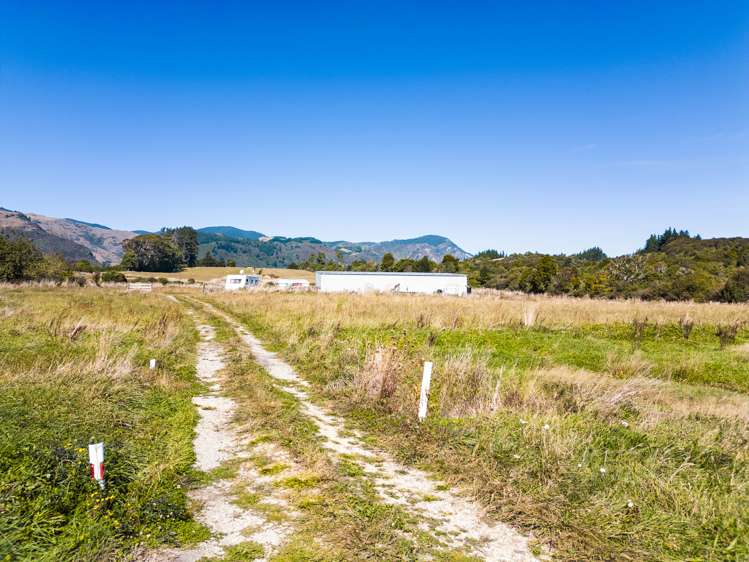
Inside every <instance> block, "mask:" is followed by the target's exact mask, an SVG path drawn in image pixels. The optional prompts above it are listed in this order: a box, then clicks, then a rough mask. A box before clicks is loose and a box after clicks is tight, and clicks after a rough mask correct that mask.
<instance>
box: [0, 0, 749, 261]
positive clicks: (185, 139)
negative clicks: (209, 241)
mask: <svg viewBox="0 0 749 562" xmlns="http://www.w3.org/2000/svg"><path fill="white" fill-rule="evenodd" d="M748 61H749V8H748V7H747V4H746V2H743V1H736V2H724V1H721V0H716V1H710V2H707V1H706V2H689V1H680V2H667V1H662V2H639V1H628V2H487V1H474V2H465V1H463V2H458V1H455V2H440V1H431V2H404V1H402V0H401V1H400V2H384V1H372V2H364V1H357V0H348V1H346V2H322V1H321V2H283V1H277V2H263V3H260V2H154V1H149V2H122V3H118V4H115V3H101V2H97V3H86V2H49V3H35V2H14V1H8V0H6V1H5V2H3V3H2V4H0V206H4V207H8V208H12V209H18V210H24V211H31V212H38V213H42V214H47V215H51V216H60V217H74V218H78V219H81V220H89V221H95V222H101V223H104V224H108V225H110V226H112V227H117V228H128V229H134V228H144V229H155V228H159V227H161V226H167V225H168V226H176V225H181V224H189V225H193V226H197V227H200V226H208V225H218V224H228V225H234V226H238V227H242V228H247V229H252V230H259V231H262V232H265V233H268V234H279V235H287V236H297V235H298V236H302V235H310V236H317V237H319V238H322V239H327V240H332V239H348V240H382V239H390V238H404V237H411V236H416V235H420V234H428V233H435V234H443V235H445V236H448V237H450V238H452V239H453V240H454V241H455V242H457V243H458V244H459V245H461V246H463V247H464V248H466V249H467V250H469V251H478V250H480V249H483V248H487V247H493V248H497V249H501V250H506V251H526V250H539V251H547V252H575V251H579V250H581V249H584V248H586V247H589V246H591V245H593V244H599V245H600V246H602V247H603V249H604V250H606V251H607V252H609V253H611V254H620V253H626V252H630V251H632V250H634V249H636V248H637V247H638V246H641V245H642V243H643V242H644V239H645V238H646V237H647V235H648V234H649V233H651V232H656V231H658V232H659V231H662V230H663V229H665V228H666V227H667V226H675V227H678V228H688V229H689V230H690V231H693V232H699V233H701V234H702V235H703V236H708V237H712V236H737V235H743V236H749V101H748V100H749V62H748Z"/></svg>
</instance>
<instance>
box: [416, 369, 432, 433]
mask: <svg viewBox="0 0 749 562" xmlns="http://www.w3.org/2000/svg"><path fill="white" fill-rule="evenodd" d="M431 384H432V362H431V361H425V362H424V374H423V375H422V376H421V398H419V421H424V418H426V417H427V402H428V400H429V387H430V386H431Z"/></svg>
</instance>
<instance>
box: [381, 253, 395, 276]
mask: <svg viewBox="0 0 749 562" xmlns="http://www.w3.org/2000/svg"><path fill="white" fill-rule="evenodd" d="M394 265H395V258H394V257H393V254H391V253H390V252H385V255H384V256H382V261H381V262H380V271H393V266H394Z"/></svg>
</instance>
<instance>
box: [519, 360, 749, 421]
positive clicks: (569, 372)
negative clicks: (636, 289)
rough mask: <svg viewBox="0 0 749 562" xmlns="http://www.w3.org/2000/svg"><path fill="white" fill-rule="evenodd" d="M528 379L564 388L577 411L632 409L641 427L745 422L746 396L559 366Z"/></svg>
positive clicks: (748, 401) (748, 416)
mask: <svg viewBox="0 0 749 562" xmlns="http://www.w3.org/2000/svg"><path fill="white" fill-rule="evenodd" d="M532 377H533V378H537V379H538V380H539V381H542V382H543V381H552V382H555V383H561V384H564V385H568V386H569V387H570V388H572V389H573V396H574V399H575V400H577V401H579V406H580V409H583V408H593V409H595V410H597V411H600V412H604V413H606V412H614V411H615V410H617V409H618V408H620V407H621V406H623V405H632V406H634V407H635V408H636V409H637V411H638V412H639V413H640V423H641V424H642V425H643V426H650V427H652V426H655V425H656V424H657V423H659V422H661V421H664V420H678V419H680V418H687V417H690V416H695V415H696V416H707V417H715V418H722V419H727V420H737V419H738V420H744V421H746V422H749V396H747V395H746V394H741V393H739V392H732V391H729V390H722V389H718V388H710V387H706V386H694V385H688V384H680V383H675V382H670V381H662V380H657V379H652V378H646V377H642V376H634V377H632V378H629V379H626V380H622V379H620V378H615V377H611V376H608V375H605V374H602V373H591V372H589V371H584V370H580V369H571V368H569V367H562V366H555V367H550V368H547V369H538V370H537V371H534V373H533V374H532Z"/></svg>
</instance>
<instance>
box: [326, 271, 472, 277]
mask: <svg viewBox="0 0 749 562" xmlns="http://www.w3.org/2000/svg"><path fill="white" fill-rule="evenodd" d="M316 274H319V275H388V276H398V277H400V276H403V275H409V276H414V277H466V274H465V273H431V272H429V273H425V272H417V271H317V272H316Z"/></svg>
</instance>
